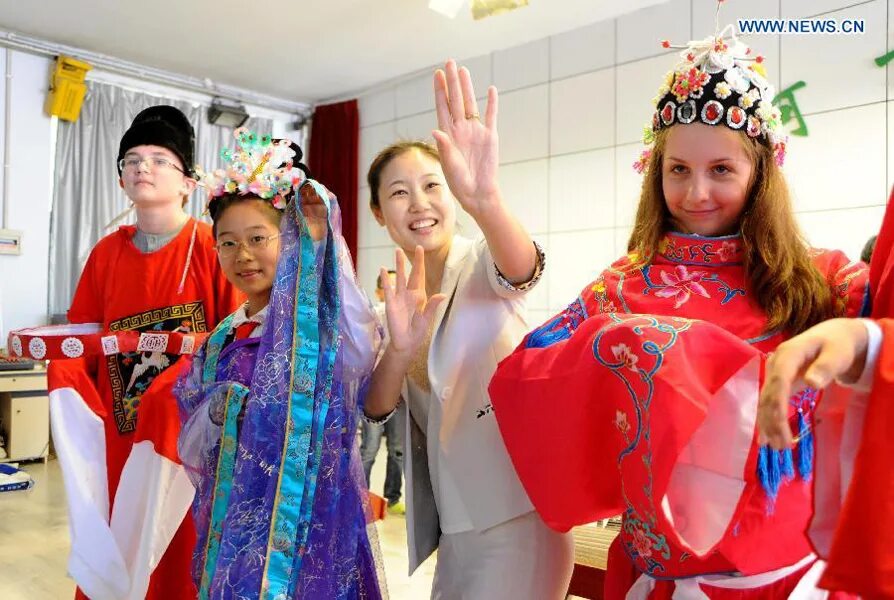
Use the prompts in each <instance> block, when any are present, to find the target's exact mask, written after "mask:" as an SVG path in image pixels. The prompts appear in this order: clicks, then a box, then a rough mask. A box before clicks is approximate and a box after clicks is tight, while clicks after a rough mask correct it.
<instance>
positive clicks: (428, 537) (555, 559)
mask: <svg viewBox="0 0 894 600" xmlns="http://www.w3.org/2000/svg"><path fill="white" fill-rule="evenodd" d="M434 86H435V103H436V109H437V116H438V128H439V130H438V131H435V132H434V136H435V140H436V142H437V148H434V147H433V146H430V145H428V144H425V143H422V142H403V143H398V144H394V145H392V146H389V147H388V148H386V149H385V150H383V151H382V152H381V153H380V154H379V155H378V156H377V157H376V159H375V160H374V161H373V164H372V166H371V167H370V170H369V175H368V181H369V187H370V194H371V200H370V206H371V208H372V211H373V214H374V216H375V218H376V220H377V221H378V222H379V224H380V225H382V226H384V227H386V228H387V230H388V233H389V235H390V236H391V239H392V240H393V241H394V242H395V243H396V244H397V245H398V246H399V248H400V249H399V250H398V251H397V253H398V257H397V271H398V276H397V283H396V287H395V288H394V289H391V286H390V285H389V286H387V287H386V307H387V308H386V312H387V316H388V319H387V320H388V329H389V334H390V340H389V342H388V345H387V347H386V349H385V351H384V353H383V355H382V357H381V360H380V362H379V364H378V366H377V368H376V374H375V376H374V377H373V381H372V383H371V386H370V390H369V393H368V395H367V399H366V405H365V412H366V415H367V417H368V418H370V419H387V417H388V416H389V415H390V413H391V412H392V411H393V410H394V407H395V406H396V404H397V402H398V400H399V399H400V398H401V397H403V398H404V399H405V401H406V402H407V406H408V408H409V414H410V418H409V419H407V447H406V452H405V470H406V481H407V537H408V543H409V552H410V572H411V573H412V571H413V570H414V569H415V568H416V567H417V566H418V565H419V564H420V563H421V562H422V561H424V560H425V558H426V557H428V556H429V555H430V554H431V553H432V552H433V551H434V550H435V548H439V552H438V565H437V568H436V571H435V580H434V584H433V588H432V594H431V597H432V598H433V599H449V600H453V599H468V600H478V599H484V598H486V599H488V600H493V599H498V600H499V599H503V598H505V599H512V600H524V599H530V600H551V599H560V598H564V597H565V593H566V590H567V588H568V583H569V580H570V577H571V569H572V565H573V549H572V541H571V537H570V534H561V533H557V532H555V531H553V530H551V529H549V528H548V527H547V526H546V525H545V524H544V523H543V522H542V521H541V520H540V518H539V516H537V514H536V513H535V512H534V511H533V507H532V505H531V503H530V501H529V500H528V497H527V495H526V494H525V491H524V489H523V488H522V486H521V483H520V482H519V480H518V477H517V476H516V474H515V470H514V468H513V466H512V463H511V461H510V459H509V455H508V454H507V452H506V449H505V447H504V445H503V440H502V438H501V437H500V432H499V429H498V427H497V423H496V420H495V419H494V415H493V411H492V409H491V406H490V400H489V398H488V394H487V386H488V383H489V382H490V379H491V376H492V375H493V373H494V371H495V370H496V367H497V363H498V362H499V361H500V360H501V359H502V358H504V357H505V356H506V355H508V354H509V353H510V352H511V351H512V350H513V349H514V348H515V346H516V345H517V344H518V343H519V342H520V341H521V339H522V337H523V336H524V334H525V333H526V332H527V331H528V325H527V323H526V315H525V295H526V293H527V292H528V290H530V289H531V288H532V287H533V286H534V285H535V284H536V283H537V281H538V280H539V279H540V275H541V273H542V271H543V267H544V256H543V252H542V250H541V249H540V247H539V246H537V245H536V244H535V243H534V242H533V241H532V240H531V237H530V236H529V235H528V233H527V231H525V229H524V227H522V225H521V224H520V223H519V222H518V220H517V219H516V218H515V217H514V216H513V215H512V213H511V212H510V211H509V209H508V207H507V206H506V204H505V203H504V202H503V199H502V196H501V194H500V189H499V185H498V182H497V165H498V164H499V160H498V143H497V131H496V117H497V92H496V90H495V89H494V88H493V87H491V88H490V89H489V90H488V103H487V112H486V115H485V119H484V122H483V123H482V122H481V119H480V118H479V115H478V107H477V103H476V100H475V93H474V90H473V88H472V83H471V77H470V75H469V72H468V71H467V70H466V69H465V68H463V69H459V70H458V69H457V67H456V64H455V63H454V62H453V61H449V62H448V63H447V65H446V73H445V72H444V71H441V70H438V71H437V72H436V73H435V79H434ZM448 186H449V189H448ZM451 192H452V194H451ZM457 201H459V204H460V205H461V206H462V208H463V209H465V210H466V212H468V213H469V214H470V215H471V216H472V217H473V218H474V219H475V221H476V223H477V224H478V226H479V227H480V228H481V231H482V232H483V233H484V239H483V240H480V241H477V242H472V241H470V240H467V239H465V238H463V237H460V236H458V235H456V233H455V229H456V202H457ZM404 253H406V254H413V255H414V260H413V265H414V268H413V271H412V272H411V274H410V277H409V281H408V280H407V278H406V276H405V274H404ZM544 400H546V399H544ZM533 443H536V441H533ZM544 468H549V467H548V465H544Z"/></svg>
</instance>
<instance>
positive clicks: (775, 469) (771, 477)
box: [757, 446, 782, 513]
mask: <svg viewBox="0 0 894 600" xmlns="http://www.w3.org/2000/svg"><path fill="white" fill-rule="evenodd" d="M779 462H780V461H779V453H778V452H776V451H775V450H772V449H771V448H769V447H767V446H761V448H760V450H759V451H758V455H757V476H758V478H759V479H760V480H761V486H763V488H764V491H765V492H766V494H767V497H768V498H769V499H770V506H769V507H768V512H769V513H772V512H773V502H774V501H775V500H776V496H777V494H778V493H779V484H780V483H781V481H782V474H781V472H780V469H779Z"/></svg>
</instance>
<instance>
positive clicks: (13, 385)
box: [0, 364, 50, 462]
mask: <svg viewBox="0 0 894 600" xmlns="http://www.w3.org/2000/svg"><path fill="white" fill-rule="evenodd" d="M0 422H2V423H3V425H2V427H3V437H4V438H5V439H6V452H7V454H8V456H7V457H6V458H3V459H0V462H16V461H21V460H36V459H42V460H43V461H44V462H46V460H47V456H48V455H49V447H50V399H49V397H48V396H47V370H46V367H44V366H43V365H42V364H40V365H38V366H37V367H36V368H34V369H28V370H22V371H0Z"/></svg>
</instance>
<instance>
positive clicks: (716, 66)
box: [633, 0, 788, 173]
mask: <svg viewBox="0 0 894 600" xmlns="http://www.w3.org/2000/svg"><path fill="white" fill-rule="evenodd" d="M722 3H723V0H718V3H717V10H718V15H719V11H720V5H721V4H722ZM662 46H664V47H665V48H681V49H682V51H681V52H680V57H681V58H682V60H681V61H680V62H679V63H677V65H676V66H675V67H674V69H673V70H672V71H669V72H668V73H667V75H665V78H664V82H663V83H662V84H661V87H659V88H658V95H657V96H656V97H655V99H654V100H653V102H654V104H655V112H654V113H653V115H652V122H651V123H649V124H647V125H646V126H645V128H644V130H643V143H644V144H646V146H648V148H647V149H646V150H644V151H643V153H642V156H641V157H640V159H639V160H638V161H637V162H635V163H634V165H633V166H634V168H635V169H636V170H637V171H638V172H640V173H642V172H643V171H644V170H645V169H646V166H647V164H648V160H649V156H650V155H651V146H652V144H653V142H654V141H655V134H656V133H657V132H658V131H660V130H662V129H665V128H668V127H671V126H673V125H675V124H677V123H683V124H687V123H693V122H695V121H698V122H700V123H705V124H706V125H725V126H727V127H729V128H730V129H734V130H737V131H738V130H743V131H745V133H746V134H747V135H748V136H749V137H752V138H758V139H761V140H764V141H765V142H766V143H767V144H768V145H769V146H770V148H771V149H772V150H773V156H774V158H775V160H776V164H778V165H780V166H781V165H782V162H783V160H784V158H785V144H786V141H787V139H788V137H787V136H786V134H785V131H784V130H783V128H782V118H781V115H780V111H779V109H778V108H777V107H776V106H774V105H773V97H774V95H775V91H774V89H773V86H772V85H770V83H769V82H768V81H767V79H766V73H765V71H764V68H763V64H762V63H763V57H761V56H754V55H752V53H751V48H749V47H748V46H746V45H745V44H743V43H742V42H740V41H739V39H738V38H737V37H736V34H735V31H734V29H733V26H732V25H727V26H726V27H725V28H724V29H723V30H722V31H720V32H719V33H715V34H714V35H713V36H711V37H707V38H705V39H703V40H694V41H691V42H689V43H688V44H687V45H686V46H672V45H671V44H670V42H668V41H667V40H665V41H663V42H662Z"/></svg>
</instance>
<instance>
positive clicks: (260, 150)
mask: <svg viewBox="0 0 894 600" xmlns="http://www.w3.org/2000/svg"><path fill="white" fill-rule="evenodd" d="M233 137H235V138H236V148H235V149H233V150H230V149H229V148H225V149H223V150H222V151H221V153H220V157H221V159H222V160H223V161H224V165H225V166H224V168H222V169H215V170H214V171H212V172H211V173H206V172H205V171H203V170H202V169H201V168H198V169H196V172H197V173H198V180H199V184H200V185H202V186H204V187H205V188H206V189H207V190H208V198H209V204H210V203H211V202H212V201H213V200H214V199H215V198H217V197H219V196H223V195H225V194H238V195H246V194H252V195H254V196H257V197H258V198H262V199H264V200H270V201H271V203H272V204H273V206H274V207H276V208H278V209H284V208H285V207H286V204H287V202H288V200H289V198H291V196H292V195H293V193H294V191H295V190H297V189H298V188H299V187H300V185H301V183H302V182H303V181H304V179H305V175H304V172H303V171H302V170H301V169H300V168H298V167H296V166H295V164H294V162H293V158H294V157H295V151H294V150H293V149H292V148H291V145H292V142H291V141H289V140H285V139H283V140H273V139H272V138H271V137H270V136H269V135H264V136H258V135H257V134H255V133H253V132H251V131H249V130H248V129H246V128H244V127H240V128H239V129H237V130H235V131H234V132H233Z"/></svg>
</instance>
